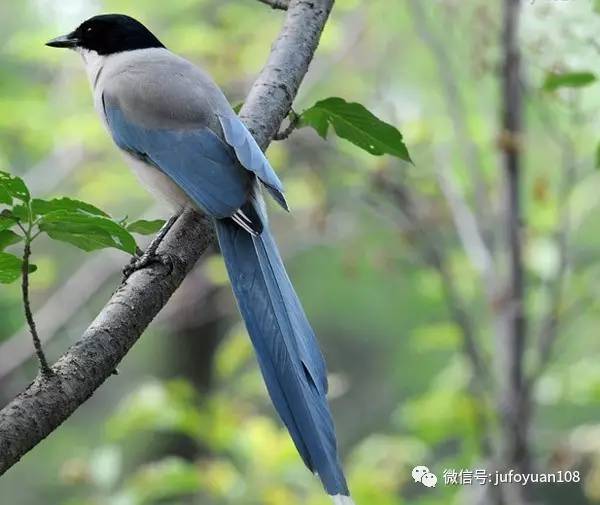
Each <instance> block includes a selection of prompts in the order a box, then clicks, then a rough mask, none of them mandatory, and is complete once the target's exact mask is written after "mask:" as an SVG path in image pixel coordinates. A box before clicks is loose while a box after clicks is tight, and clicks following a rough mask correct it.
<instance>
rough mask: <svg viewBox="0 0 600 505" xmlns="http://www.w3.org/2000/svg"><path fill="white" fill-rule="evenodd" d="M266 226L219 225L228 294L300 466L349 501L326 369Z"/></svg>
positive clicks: (223, 222)
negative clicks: (256, 230)
mask: <svg viewBox="0 0 600 505" xmlns="http://www.w3.org/2000/svg"><path fill="white" fill-rule="evenodd" d="M263 221H264V222H263V230H262V233H261V234H260V235H258V236H251V235H250V234H248V233H247V232H245V231H244V230H242V229H241V228H239V227H238V226H236V225H235V223H233V222H232V221H231V220H218V221H217V223H216V224H217V234H218V237H219V244H220V246H221V251H222V253H223V257H224V260H225V264H226V266H227V270H228V273H229V277H230V279H231V284H232V287H233V291H234V293H235V296H236V298H237V301H238V305H239V308H240V312H241V313H242V316H243V318H244V321H245V322H246V327H247V329H248V333H249V334H250V338H251V340H252V343H253V345H254V348H255V350H256V354H257V357H258V362H259V365H260V368H261V371H262V374H263V376H264V379H265V383H266V385H267V389H268V391H269V395H270V396H271V399H272V401H273V404H274V405H275V408H276V409H277V412H278V414H279V416H280V417H281V419H282V421H283V422H284V424H285V425H286V427H287V429H288V431H289V432H290V435H291V437H292V440H293V441H294V443H295V445H296V447H297V449H298V452H299V453H300V455H301V456H302V459H303V460H304V463H305V464H306V466H307V467H308V468H309V469H310V470H311V471H312V472H314V473H317V474H318V475H319V478H320V479H321V481H322V482H323V486H324V487H325V489H326V491H327V492H328V493H329V494H330V495H340V496H342V495H348V487H347V485H346V480H345V478H344V474H343V471H342V468H341V465H340V462H339V459H338V455H337V445H336V439H335V430H334V426H333V420H332V418H331V413H330V411H329V406H328V403H327V398H326V394H327V373H326V368H325V362H324V360H323V356H322V354H321V351H320V349H319V346H318V343H317V340H316V336H315V334H314V332H313V330H312V328H311V326H310V324H309V322H308V320H307V318H306V315H305V314H304V311H303V309H302V306H301V304H300V301H299V299H298V297H297V295H296V293H295V291H294V288H293V286H292V284H291V282H290V279H289V277H288V275H287V273H286V271H285V268H284V266H283V262H282V260H281V257H280V255H279V251H278V250H277V246H276V244H275V241H274V239H273V237H272V235H271V233H270V231H269V229H268V226H267V224H266V219H264V220H263ZM339 503H342V504H345V503H348V504H350V503H352V502H339Z"/></svg>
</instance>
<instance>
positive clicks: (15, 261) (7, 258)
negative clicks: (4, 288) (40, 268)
mask: <svg viewBox="0 0 600 505" xmlns="http://www.w3.org/2000/svg"><path fill="white" fill-rule="evenodd" d="M22 269H23V261H22V260H21V258H17V257H16V256H14V255H13V254H8V253H5V252H0V284H10V283H11V282H14V281H16V280H17V279H18V278H19V277H21V270H22ZM36 270H37V267H36V266H35V265H29V272H35V271H36Z"/></svg>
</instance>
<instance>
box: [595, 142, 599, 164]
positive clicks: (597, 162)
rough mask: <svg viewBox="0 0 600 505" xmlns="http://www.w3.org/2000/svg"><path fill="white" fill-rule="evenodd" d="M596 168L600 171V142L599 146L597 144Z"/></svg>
mask: <svg viewBox="0 0 600 505" xmlns="http://www.w3.org/2000/svg"><path fill="white" fill-rule="evenodd" d="M594 168H596V169H600V142H598V144H596V160H595V165H594Z"/></svg>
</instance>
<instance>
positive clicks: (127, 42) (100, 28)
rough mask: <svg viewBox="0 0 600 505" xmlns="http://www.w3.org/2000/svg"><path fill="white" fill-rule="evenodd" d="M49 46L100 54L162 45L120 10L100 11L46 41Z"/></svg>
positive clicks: (144, 28)
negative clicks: (116, 11)
mask: <svg viewBox="0 0 600 505" xmlns="http://www.w3.org/2000/svg"><path fill="white" fill-rule="evenodd" d="M46 45H47V46H50V47H68V48H77V47H81V48H83V49H89V50H92V51H96V52H97V53H98V54H101V55H104V56H106V55H108V54H113V53H121V52H123V51H133V50H135V49H149V48H152V47H165V46H164V45H163V44H162V43H161V42H160V40H158V39H157V38H156V37H155V36H154V35H153V34H152V32H150V30H148V28H146V27H145V26H144V25H143V24H142V23H140V22H139V21H137V20H136V19H133V18H132V17H130V16H125V15H124V14H102V15H100V16H94V17H93V18H90V19H88V20H87V21H84V22H83V23H81V25H79V27H78V28H77V29H76V30H75V31H73V32H71V33H69V34H68V35H63V36H61V37H57V38H55V39H52V40H51V41H49V42H47V43H46Z"/></svg>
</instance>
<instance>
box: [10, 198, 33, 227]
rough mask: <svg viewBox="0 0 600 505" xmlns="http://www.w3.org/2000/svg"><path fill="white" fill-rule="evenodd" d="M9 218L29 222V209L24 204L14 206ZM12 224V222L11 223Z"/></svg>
mask: <svg viewBox="0 0 600 505" xmlns="http://www.w3.org/2000/svg"><path fill="white" fill-rule="evenodd" d="M10 214H11V216H12V217H13V218H14V219H18V220H19V221H24V222H26V223H27V222H29V208H28V207H27V205H25V204H24V203H19V204H18V205H14V206H13V208H12V209H11V211H10ZM13 222H14V221H13Z"/></svg>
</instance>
